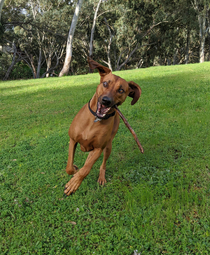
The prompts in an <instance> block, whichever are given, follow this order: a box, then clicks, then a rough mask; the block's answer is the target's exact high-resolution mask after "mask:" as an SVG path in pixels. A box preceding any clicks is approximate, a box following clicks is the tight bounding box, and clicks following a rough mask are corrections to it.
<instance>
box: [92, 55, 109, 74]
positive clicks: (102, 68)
mask: <svg viewBox="0 0 210 255" xmlns="http://www.w3.org/2000/svg"><path fill="white" fill-rule="evenodd" d="M88 63H89V66H90V69H92V70H93V69H95V68H97V69H98V72H99V74H100V75H101V77H103V76H105V75H106V74H108V73H110V72H111V70H110V69H109V68H108V67H105V66H102V65H101V64H99V63H97V62H96V61H94V60H92V59H88Z"/></svg>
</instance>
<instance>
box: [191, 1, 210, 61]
mask: <svg viewBox="0 0 210 255" xmlns="http://www.w3.org/2000/svg"><path fill="white" fill-rule="evenodd" d="M192 5H193V7H194V9H195V11H196V12H197V16H198V25H199V40H200V50H199V58H200V63H203V62H204V60H205V40H206V36H207V31H208V24H207V20H208V15H209V11H210V1H209V0H192Z"/></svg>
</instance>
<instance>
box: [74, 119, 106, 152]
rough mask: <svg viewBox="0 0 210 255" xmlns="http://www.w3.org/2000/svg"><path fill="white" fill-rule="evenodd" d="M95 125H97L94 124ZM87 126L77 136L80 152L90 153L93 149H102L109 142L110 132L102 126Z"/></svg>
mask: <svg viewBox="0 0 210 255" xmlns="http://www.w3.org/2000/svg"><path fill="white" fill-rule="evenodd" d="M94 124H97V123H94ZM97 126H98V127H97V128H95V127H94V125H93V126H92V127H91V126H87V127H86V128H85V129H83V131H82V132H81V133H80V135H79V136H78V139H77V140H78V143H79V144H80V147H81V150H82V151H91V150H93V149H94V148H104V147H105V146H106V144H107V142H108V141H109V138H110V135H111V130H110V129H107V128H106V127H103V125H99V124H98V125H97Z"/></svg>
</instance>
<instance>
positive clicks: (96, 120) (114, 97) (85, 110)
mask: <svg viewBox="0 0 210 255" xmlns="http://www.w3.org/2000/svg"><path fill="white" fill-rule="evenodd" d="M88 62H89V66H90V68H91V69H95V68H97V69H98V72H99V74H100V76H101V80H100V84H99V85H98V87H97V89H96V93H95V94H94V95H93V97H92V99H91V100H90V101H89V103H87V104H85V105H84V106H83V107H82V109H81V110H80V111H79V112H78V113H77V115H76V116H75V118H74V119H73V122H72V124H71V126H70V128H69V137H70V143H69V157H68V163H67V167H66V172H67V174H69V175H71V174H74V176H73V177H72V178H71V180H70V181H69V182H68V183H67V184H66V186H65V191H64V193H65V194H66V195H70V194H72V193H74V192H75V191H76V190H77V189H78V188H79V186H80V184H81V183H82V181H83V179H84V178H85V177H86V176H87V175H88V174H89V172H90V170H91V168H92V166H93V164H94V163H95V162H96V161H97V159H98V158H99V156H100V155H101V153H102V152H103V153H104V158H103V163H102V165H101V167H100V173H99V178H98V182H99V183H100V184H101V185H104V184H105V183H106V179H105V171H106V161H107V159H108V157H109V155H110V153H111V150H112V140H113V138H114V136H115V134H116V133H117V130H118V127H119V122H120V119H119V114H118V113H117V112H115V109H114V106H115V105H117V106H119V105H121V104H122V103H123V102H124V101H125V99H126V97H127V96H130V97H132V98H133V100H132V102H131V105H133V104H135V103H136V102H137V101H138V99H139V97H140V95H141V88H140V87H139V85H137V84H136V83H134V82H133V81H130V82H127V81H125V80H124V79H122V78H120V77H119V76H116V75H114V74H112V72H111V70H110V69H109V68H107V67H104V66H102V65H100V64H99V63H97V62H95V61H94V60H89V61H88ZM77 143H79V144H80V147H81V150H82V151H84V152H87V151H89V152H90V153H89V155H88V157H87V159H86V162H85V164H84V166H83V167H82V168H81V169H80V170H78V168H77V166H75V165H73V160H74V154H75V149H76V146H77Z"/></svg>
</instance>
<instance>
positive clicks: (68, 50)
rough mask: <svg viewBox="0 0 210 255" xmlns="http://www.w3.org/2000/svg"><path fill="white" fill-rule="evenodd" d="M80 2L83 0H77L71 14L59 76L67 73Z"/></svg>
mask: <svg viewBox="0 0 210 255" xmlns="http://www.w3.org/2000/svg"><path fill="white" fill-rule="evenodd" d="M82 2H83V0H78V2H77V5H76V8H75V12H74V16H73V19H72V22H71V27H70V30H69V34H68V38H67V44H66V57H65V61H64V65H63V68H62V70H61V71H60V73H59V77H61V76H63V75H64V74H67V73H68V71H69V67H70V63H71V58H72V44H73V38H74V31H75V28H76V25H77V20H78V17H79V12H80V9H81V7H82Z"/></svg>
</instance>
